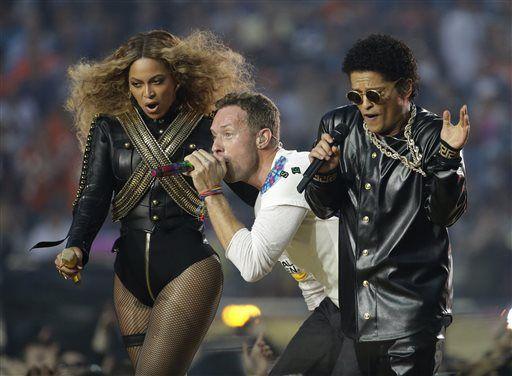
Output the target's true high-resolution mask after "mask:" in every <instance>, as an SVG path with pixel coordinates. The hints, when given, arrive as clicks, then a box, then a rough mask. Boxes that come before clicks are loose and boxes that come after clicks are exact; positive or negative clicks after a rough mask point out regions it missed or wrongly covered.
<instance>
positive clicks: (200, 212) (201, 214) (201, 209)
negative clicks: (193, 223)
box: [196, 186, 222, 222]
mask: <svg viewBox="0 0 512 376" xmlns="http://www.w3.org/2000/svg"><path fill="white" fill-rule="evenodd" d="M221 194H222V187H220V186H216V187H213V188H211V189H207V190H206V191H203V192H200V193H199V199H200V200H201V205H199V206H198V207H197V209H196V213H197V219H199V220H200V221H201V222H204V218H205V216H206V203H205V202H204V200H206V197H209V196H215V195H221Z"/></svg>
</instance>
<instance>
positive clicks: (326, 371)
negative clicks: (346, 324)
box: [270, 298, 344, 376]
mask: <svg viewBox="0 0 512 376" xmlns="http://www.w3.org/2000/svg"><path fill="white" fill-rule="evenodd" d="M343 339H344V336H343V334H342V332H341V328H340V310H339V309H338V307H336V305H334V303H333V302H332V301H331V300H330V299H329V298H325V299H324V300H323V301H322V303H320V305H319V306H318V307H317V308H316V309H315V310H314V312H313V313H312V314H311V316H309V317H308V319H307V320H306V321H304V323H303V324H302V326H301V327H300V328H299V330H298V331H297V333H296V334H295V335H294V336H293V338H292V340H291V341H290V343H289V344H288V346H286V349H285V350H284V352H283V354H282V355H281V357H280V358H279V360H278V362H277V363H276V364H275V365H274V367H273V368H272V371H271V372H270V376H276V375H290V374H302V375H330V374H331V373H332V370H333V368H334V366H335V364H336V360H337V359H338V355H339V352H340V349H341V345H342V344H343Z"/></svg>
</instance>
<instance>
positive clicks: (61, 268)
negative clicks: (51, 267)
mask: <svg viewBox="0 0 512 376" xmlns="http://www.w3.org/2000/svg"><path fill="white" fill-rule="evenodd" d="M70 252H72V253H73V254H74V255H75V256H76V258H75V260H74V262H71V263H69V262H68V263H67V262H66V260H70V259H71V258H73V257H69V255H70ZM73 254H71V256H73ZM63 256H64V257H63ZM82 260H83V253H82V250H81V249H80V248H78V247H69V248H66V249H64V250H63V251H62V252H61V253H59V254H58V255H57V257H55V267H56V268H57V271H58V272H59V274H60V275H61V276H62V277H64V279H68V278H71V279H73V277H74V276H76V275H78V273H80V271H81V270H82V269H83V264H82Z"/></svg>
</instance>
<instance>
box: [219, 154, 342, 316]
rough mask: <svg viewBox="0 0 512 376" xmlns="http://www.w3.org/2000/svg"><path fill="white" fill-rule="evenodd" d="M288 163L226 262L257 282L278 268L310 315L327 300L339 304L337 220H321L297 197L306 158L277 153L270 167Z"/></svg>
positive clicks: (235, 241)
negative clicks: (299, 292)
mask: <svg viewBox="0 0 512 376" xmlns="http://www.w3.org/2000/svg"><path fill="white" fill-rule="evenodd" d="M281 157H284V158H286V162H285V163H284V166H283V168H282V170H281V171H280V172H279V174H278V177H277V178H276V180H275V182H274V183H273V184H272V185H270V186H265V185H264V186H263V188H262V192H260V193H259V195H258V198H257V200H256V204H255V206H254V212H255V216H256V219H255V221H254V224H253V226H252V229H251V231H249V230H248V229H246V228H242V229H240V230H238V231H237V232H236V233H235V235H234V236H233V238H232V239H231V242H230V243H229V245H228V248H227V250H226V257H227V258H228V259H229V260H231V261H232V262H233V264H235V266H236V267H237V268H238V270H240V273H241V274H242V277H243V278H244V279H245V280H246V281H249V282H255V281H257V280H259V279H261V278H263V277H264V276H265V275H266V274H268V273H269V272H270V271H271V270H272V267H273V266H274V264H275V263H276V262H280V263H281V265H282V266H283V267H284V268H285V269H286V270H287V271H288V272H289V273H290V274H291V275H292V277H294V278H295V279H296V280H297V282H298V283H299V287H300V288H301V289H302V294H303V296H304V299H305V301H306V304H307V305H308V309H310V310H312V309H314V308H315V307H316V306H318V304H320V302H321V301H322V300H323V299H324V298H325V296H328V297H329V298H330V299H331V300H332V301H333V302H334V304H336V305H337V306H339V303H338V230H339V229H338V218H336V217H332V218H330V219H327V220H322V219H320V218H318V217H316V216H315V215H314V214H313V212H312V211H311V209H310V208H309V205H308V203H307V202H306V199H305V198H304V194H301V193H298V192H297V185H298V184H299V182H300V181H301V179H302V174H303V172H304V171H305V170H306V169H307V168H308V166H309V159H308V153H307V152H297V151H294V150H293V151H291V150H290V151H289V150H284V149H279V151H278V152H277V153H276V156H275V158H274V161H273V166H274V167H275V164H276V162H277V161H278V160H279V159H280V158H281Z"/></svg>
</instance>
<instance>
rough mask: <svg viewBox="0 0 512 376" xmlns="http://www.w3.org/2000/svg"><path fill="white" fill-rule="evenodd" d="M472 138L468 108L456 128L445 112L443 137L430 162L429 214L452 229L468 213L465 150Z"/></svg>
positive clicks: (438, 141)
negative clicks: (470, 136) (465, 212)
mask: <svg viewBox="0 0 512 376" xmlns="http://www.w3.org/2000/svg"><path fill="white" fill-rule="evenodd" d="M468 136H469V115H468V112H467V107H466V106H465V105H464V106H462V108H461V109H460V119H459V122H458V123H457V124H456V125H452V124H451V122H450V113H449V112H448V111H444V113H443V126H442V129H441V132H440V135H438V136H437V135H436V138H435V140H434V142H433V153H431V156H430V158H429V159H428V160H427V172H428V180H427V181H428V187H427V188H428V196H427V200H426V210H427V213H428V216H429V218H430V220H431V221H432V222H433V223H436V224H438V225H441V226H451V225H452V224H454V223H455V222H456V221H457V219H459V217H460V216H461V215H462V214H463V213H464V211H465V210H466V206H467V191H466V178H465V168H464V161H463V157H462V152H461V151H462V148H463V147H464V145H465V144H466V142H467V139H468Z"/></svg>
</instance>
